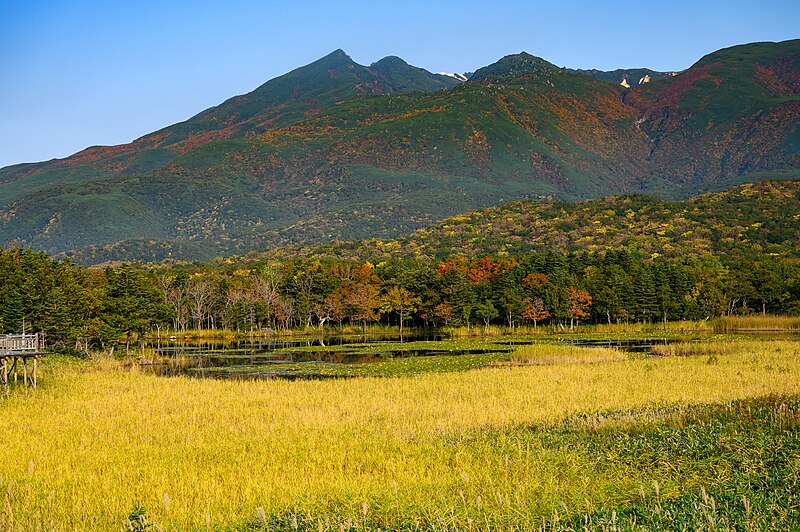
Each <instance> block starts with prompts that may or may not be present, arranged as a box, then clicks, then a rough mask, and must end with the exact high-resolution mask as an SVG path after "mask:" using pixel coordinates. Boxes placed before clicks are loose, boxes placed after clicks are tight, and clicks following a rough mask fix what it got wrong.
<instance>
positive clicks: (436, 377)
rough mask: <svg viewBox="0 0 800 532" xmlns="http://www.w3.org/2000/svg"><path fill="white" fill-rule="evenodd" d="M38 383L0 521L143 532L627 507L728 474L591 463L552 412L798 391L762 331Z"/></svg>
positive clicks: (10, 525)
mask: <svg viewBox="0 0 800 532" xmlns="http://www.w3.org/2000/svg"><path fill="white" fill-rule="evenodd" d="M575 349H577V348H575ZM527 350H528V348H525V349H521V350H520V352H521V353H523V354H524V353H526V352H528V351H527ZM559 352H560V351H559ZM595 353H596V352H594V351H592V352H591V354H590V355H587V357H588V358H592V357H593V356H595ZM521 356H524V355H521ZM563 361H564V360H561V362H563ZM556 362H558V361H556ZM40 383H41V385H40V388H39V390H37V391H35V392H34V391H31V390H27V389H23V388H18V389H15V390H14V392H13V393H12V394H11V397H10V398H8V399H5V400H2V402H0V435H2V444H1V445H0V529H3V530H19V531H23V530H24V531H27V530H42V529H44V530H119V529H120V528H121V527H123V526H124V525H125V524H126V523H128V522H129V520H130V518H136V515H140V516H141V515H142V514H141V512H140V511H144V512H145V516H146V518H147V520H148V522H151V523H155V524H157V525H158V526H159V527H161V529H163V530H204V529H206V527H209V528H213V529H223V530H225V529H230V528H232V527H234V526H240V527H245V526H252V527H267V528H269V527H271V528H272V529H276V530H280V529H292V528H294V526H295V525H297V526H298V527H300V528H303V527H308V528H311V529H313V530H317V529H318V528H323V529H326V530H327V529H331V530H341V529H350V528H353V529H358V530H365V529H367V528H369V529H377V528H378V527H381V528H383V529H386V528H399V527H401V526H402V527H406V528H407V529H411V530H413V529H417V528H418V529H434V528H436V529H440V530H464V529H470V528H473V529H500V528H502V529H512V528H513V529H536V528H538V527H539V526H540V525H541V524H542V523H543V522H544V521H549V522H552V520H553V516H554V513H556V512H557V513H558V514H559V515H561V516H562V518H563V517H564V516H580V515H583V514H584V513H586V514H591V513H595V512H598V511H601V510H602V509H603V508H608V507H615V505H625V504H629V503H634V502H636V501H638V500H639V497H640V496H639V490H640V488H641V487H642V486H650V485H651V484H652V481H653V478H654V475H656V476H657V477H658V480H659V482H660V486H661V494H662V496H663V497H679V496H682V495H683V494H685V493H690V492H691V493H698V492H699V490H700V488H701V487H702V486H712V485H714V484H715V483H717V482H719V481H720V478H723V477H724V476H725V475H726V474H728V473H726V472H729V471H730V470H731V467H733V466H731V465H730V464H728V463H727V462H720V463H719V464H716V463H705V462H702V460H703V455H702V453H701V454H698V455H697V456H695V455H686V456H683V455H680V456H683V458H680V460H679V461H677V462H676V463H674V464H673V465H672V466H671V467H666V466H665V467H664V469H663V470H662V469H660V468H659V467H655V469H654V465H653V464H657V463H658V462H657V460H656V461H654V462H650V461H649V460H650V458H648V459H647V460H646V461H643V462H641V463H639V462H637V460H636V458H635V456H636V454H635V453H634V454H632V455H631V456H630V457H628V455H625V456H623V457H622V458H620V459H611V458H609V457H612V456H613V453H612V454H608V452H606V451H602V452H601V451H598V450H597V449H599V448H595V447H593V446H594V445H595V444H594V443H587V441H588V440H586V441H584V440H583V439H580V438H582V437H580V438H579V439H578V440H575V441H572V440H570V441H561V440H559V438H561V436H560V434H562V432H561V431H562V430H563V424H564V423H565V422H566V421H567V420H569V419H573V418H574V417H575V416H586V415H589V416H607V415H610V414H608V413H609V412H614V411H620V410H623V411H624V410H629V409H642V408H644V409H645V412H650V411H652V412H659V411H661V410H660V409H663V408H674V407H673V406H669V405H687V404H690V403H713V402H722V401H728V400H731V399H736V398H742V397H755V396H763V395H766V394H798V393H800V357H798V356H797V343H793V342H788V341H775V342H761V343H758V344H742V345H741V346H740V347H738V348H731V349H730V350H729V351H728V352H727V353H725V354H724V355H723V356H719V357H718V360H717V361H716V362H715V363H714V364H708V363H707V360H705V359H703V358H698V357H665V358H657V359H650V360H625V361H616V362H611V363H604V362H598V363H595V364H565V363H552V364H547V365H526V366H524V367H509V368H485V369H479V370H474V371H468V372H461V373H445V374H423V375H417V376H412V377H405V378H391V379H386V378H361V379H348V380H337V381H312V382H306V381H297V382H286V381H269V382H241V381H233V382H226V381H214V380H192V379H187V378H169V379H167V378H158V377H152V376H148V375H143V374H141V373H139V372H137V371H136V370H135V369H133V370H130V371H128V370H123V369H121V368H120V367H119V366H118V365H117V364H110V365H108V366H103V365H98V364H97V363H92V362H85V363H81V364H70V365H62V364H57V365H53V364H52V362H51V363H50V365H49V366H48V367H45V368H44V375H43V376H42V378H41V380H40ZM640 419H641V420H642V421H643V422H647V419H649V414H647V413H645V414H643V415H642V416H641V418H640ZM530 427H535V430H531V428H530ZM686 437H689V436H686ZM692 437H694V436H692ZM718 439H719V438H718V437H717V436H714V437H713V438H712V440H711V441H713V442H717V441H718ZM631 441H634V440H631ZM669 441H672V440H669ZM677 441H678V442H679V443H678V444H677V445H681V443H680V442H681V441H683V440H677ZM723 441H728V440H723ZM597 445H600V443H598V444H597ZM603 445H605V444H603ZM637 445H638V444H637ZM603 448H605V447H603ZM752 448H754V446H753V445H747V446H742V449H745V450H748V449H752ZM598 452H600V453H601V454H599V455H598V454H597V453H598ZM676 452H677V451H676ZM748 452H749V451H748ZM603 456H605V457H607V458H605V459H601V458H600V457H603ZM620 456H621V455H620ZM647 456H650V455H649V454H648V455H647ZM654 456H656V455H655V454H654ZM654 460H655V459H654ZM651 491H652V490H650V488H648V493H650V492H651ZM137 512H139V513H137ZM136 519H138V518H136Z"/></svg>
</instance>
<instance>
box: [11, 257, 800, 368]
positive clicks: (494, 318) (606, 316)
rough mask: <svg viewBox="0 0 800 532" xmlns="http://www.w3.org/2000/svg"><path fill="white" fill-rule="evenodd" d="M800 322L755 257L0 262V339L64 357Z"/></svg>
mask: <svg viewBox="0 0 800 532" xmlns="http://www.w3.org/2000/svg"><path fill="white" fill-rule="evenodd" d="M752 313H758V314H800V263H798V261H797V260H796V259H792V258H783V257H774V256H762V257H759V258H757V259H735V260H732V259H728V260H726V259H724V258H721V257H719V256H717V255H714V254H703V255H699V256H696V257H690V258H682V259H667V258H663V257H656V258H653V257H651V256H643V255H640V254H637V253H635V252H632V251H624V250H623V251H607V252H604V253H589V252H587V253H568V254H564V253H555V252H548V253H531V254H527V255H520V256H518V257H508V256H482V257H474V258H467V257H455V258H449V259H446V260H430V259H425V260H423V259H395V260H390V261H383V262H377V263H375V264H373V263H371V262H368V261H367V262H357V261H345V260H335V259H320V258H317V259H293V260H283V261H266V260H263V261H246V260H245V259H238V260H231V259H229V260H226V261H218V262H216V263H207V264H194V265H182V266H176V265H173V266H164V265H159V266H137V265H131V264H122V265H115V266H107V267H105V268H86V267H82V266H77V265H74V264H72V263H70V262H69V261H67V260H56V259H53V258H52V257H50V256H48V255H47V254H45V253H42V252H37V251H34V250H31V249H23V248H13V247H12V248H6V249H3V250H1V251H0V329H2V332H4V333H11V332H21V331H23V330H25V331H27V332H41V333H44V335H45V337H46V340H47V343H48V346H49V347H51V348H55V349H61V350H63V351H66V352H69V351H72V352H83V353H89V352H90V351H92V350H98V349H99V350H104V351H108V350H113V349H114V348H115V347H116V346H117V345H121V343H122V342H124V343H125V345H126V347H128V348H130V346H131V345H132V344H133V343H135V342H136V341H138V340H140V339H143V338H145V337H146V336H147V335H148V334H151V333H155V332H167V331H187V330H203V329H206V330H207V329H218V330H219V329H224V330H229V331H234V332H238V333H243V334H244V333H259V334H264V333H269V332H271V331H278V330H285V329H298V328H311V327H314V328H322V327H334V328H336V327H339V328H341V327H342V326H343V325H345V324H350V325H354V326H361V327H366V326H367V325H369V324H375V323H382V324H385V325H391V326H397V327H400V328H402V327H410V326H413V327H435V326H458V327H467V328H485V329H488V328H489V326H491V325H500V326H508V327H517V326H523V325H527V326H534V327H537V326H549V327H555V328H558V329H559V330H567V329H569V330H573V329H574V328H575V327H577V326H580V324H586V323H633V322H639V323H655V322H667V321H675V320H707V319H711V318H714V317H718V316H726V315H747V314H752Z"/></svg>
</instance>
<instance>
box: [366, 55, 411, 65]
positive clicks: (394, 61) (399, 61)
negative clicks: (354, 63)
mask: <svg viewBox="0 0 800 532" xmlns="http://www.w3.org/2000/svg"><path fill="white" fill-rule="evenodd" d="M384 66H395V67H397V66H401V67H402V66H410V65H409V64H408V63H407V62H406V61H405V60H404V59H403V58H401V57H397V56H396V55H387V56H386V57H384V58H383V59H380V60H378V61H375V62H374V63H372V64H371V65H370V68H381V67H384Z"/></svg>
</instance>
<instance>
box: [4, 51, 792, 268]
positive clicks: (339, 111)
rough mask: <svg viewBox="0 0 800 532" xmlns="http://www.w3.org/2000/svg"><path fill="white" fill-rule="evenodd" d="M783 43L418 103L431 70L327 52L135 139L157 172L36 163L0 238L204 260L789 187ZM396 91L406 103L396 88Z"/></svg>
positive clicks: (519, 71)
mask: <svg viewBox="0 0 800 532" xmlns="http://www.w3.org/2000/svg"><path fill="white" fill-rule="evenodd" d="M798 50H800V41H788V42H785V43H777V44H774V43H772V44H768V43H767V44H764V43H761V44H756V45H747V46H743V47H734V48H732V49H727V50H722V51H720V52H716V53H715V54H710V55H709V56H707V57H706V58H704V59H703V60H701V61H699V62H698V63H697V64H696V65H694V66H693V67H692V68H690V69H688V70H687V71H685V72H683V73H681V74H679V75H677V76H675V77H672V78H670V79H666V80H662V81H656V82H652V83H648V84H646V85H643V86H640V87H634V88H631V89H625V88H623V87H621V86H619V85H616V84H610V83H607V82H605V81H601V80H599V79H595V78H593V77H590V76H586V75H582V74H577V73H571V72H569V71H566V70H565V69H560V68H556V67H554V66H553V65H552V64H550V63H547V62H546V61H544V60H542V59H539V58H536V57H534V56H531V55H529V54H517V55H515V56H507V57H505V58H503V59H501V60H500V61H498V62H497V63H495V64H494V65H490V66H489V67H486V68H485V69H481V70H482V71H483V72H482V73H481V70H479V71H478V72H476V75H474V76H473V77H472V78H471V79H470V80H469V81H468V82H466V83H462V84H460V85H457V86H454V87H452V88H450V89H448V90H440V91H436V92H427V93H420V92H416V91H417V90H418V89H427V90H428V91H430V90H433V89H434V88H435V87H436V86H438V85H435V82H436V81H437V80H438V77H436V75H431V74H429V73H426V72H425V71H422V70H420V69H415V68H414V67H410V66H409V65H407V64H405V63H404V62H402V60H399V58H387V59H385V60H382V61H379V62H378V63H376V64H373V65H372V66H371V67H370V68H369V69H368V68H367V67H360V66H358V65H355V64H354V63H352V61H351V60H349V58H347V57H346V55H344V54H343V53H342V54H338V53H334V54H332V55H331V56H328V57H327V58H323V60H320V61H319V62H317V63H314V64H312V65H309V67H304V68H303V69H299V70H302V71H303V73H304V74H303V75H304V76H308V78H305V77H303V76H300V75H299V74H297V71H295V72H294V73H290V74H291V76H290V75H287V76H289V77H288V78H287V79H286V80H282V81H280V82H278V81H275V80H273V81H275V83H273V82H269V83H268V84H265V86H264V87H267V86H268V85H269V90H268V91H266V89H264V90H265V91H266V92H264V93H263V94H262V93H259V95H257V96H252V97H251V98H252V99H258V98H262V100H259V101H261V103H260V104H258V105H255V104H253V106H252V107H250V104H249V103H248V102H249V101H250V99H244V100H242V101H240V102H238V104H237V105H234V104H233V103H230V104H228V103H226V104H223V105H222V106H220V108H214V109H212V110H209V111H207V112H205V113H201V115H198V117H195V118H194V119H192V121H194V122H193V123H195V124H197V125H196V126H192V127H191V128H190V127H188V126H187V125H186V124H184V125H180V124H179V125H176V126H174V127H173V129H170V128H167V129H168V130H169V131H168V132H167V133H164V131H167V130H164V131H162V132H160V133H156V134H154V135H153V136H149V137H153V138H154V139H155V141H157V143H161V144H158V146H163V147H160V148H155V149H160V150H165V149H166V150H167V151H169V152H170V154H171V155H170V157H171V158H170V159H169V161H167V162H166V163H164V164H161V165H160V166H158V167H157V168H155V169H154V170H149V171H141V172H136V173H129V170H126V169H122V170H120V171H116V172H111V173H103V172H102V171H101V170H102V169H98V168H97V167H96V166H92V164H89V163H86V164H81V165H78V166H74V165H73V166H67V167H66V168H68V171H66V172H67V173H66V174H58V175H62V176H63V175H66V176H67V177H66V178H65V179H63V180H62V181H60V182H59V181H58V179H56V177H57V175H56V174H53V175H51V176H50V177H52V178H53V179H52V182H51V184H48V183H46V182H44V181H37V180H39V179H40V178H42V176H45V177H46V176H47V175H48V174H47V172H52V171H54V170H53V169H45V170H41V171H39V173H38V174H33V175H28V176H25V177H20V176H17V178H16V179H17V180H16V181H12V182H11V183H6V184H3V185H0V194H2V193H3V191H4V190H8V189H6V187H8V186H9V185H13V186H12V189H13V187H16V190H17V194H19V190H20V189H21V188H23V187H24V186H25V184H26V183H29V182H32V183H34V184H35V185H36V186H39V188H38V189H37V190H36V193H35V194H29V195H28V196H24V197H21V198H19V196H17V198H18V199H15V200H14V201H11V202H9V203H8V204H7V205H5V206H4V207H2V208H0V239H2V240H8V239H17V240H18V241H20V243H23V244H27V245H33V246H36V247H39V248H41V249H45V250H47V251H50V252H63V251H68V250H79V249H82V248H85V249H88V250H99V251H90V252H89V254H92V253H95V254H100V255H102V254H103V253H105V252H104V251H103V250H104V249H107V248H113V249H117V250H127V251H129V252H135V253H138V254H139V255H137V256H150V257H152V256H168V255H169V254H170V253H171V254H172V256H176V257H178V256H181V257H188V258H191V257H208V256H213V255H217V254H230V253H243V252H246V251H249V250H253V249H259V248H265V247H274V246H282V245H288V244H313V243H319V242H329V241H332V240H342V239H345V240H350V239H361V238H369V237H376V236H377V237H382V238H391V237H396V236H401V235H404V234H408V233H410V232H411V231H413V230H416V229H419V228H422V227H425V226H427V225H430V224H433V223H435V222H437V221H439V220H442V219H443V218H445V217H447V216H453V215H455V214H457V213H462V212H467V211H470V210H474V209H477V208H482V207H489V206H492V205H498V204H501V203H504V202H508V201H512V200H516V199H548V198H549V199H561V200H568V199H583V198H591V197H599V196H605V195H609V194H620V193H642V192H648V193H651V194H657V195H660V196H662V197H665V198H683V197H688V196H690V195H693V194H694V193H695V192H696V191H702V190H718V189H721V188H724V187H727V186H730V185H732V184H736V183H739V182H742V181H745V180H763V179H766V178H776V177H794V176H800V160H798V157H799V156H798V153H800V139H798V124H800V120H798V117H797V111H798V109H797V107H798V103H799V102H798V100H799V99H800V98H799V97H798V90H797V87H798V84H797V76H798V72H800V65H799V64H798V61H797V56H798ZM343 55H344V56H343ZM354 65H355V66H354ZM340 73H341V78H342V79H344V80H346V82H342V83H339V82H338V81H337V82H336V84H335V87H337V88H330V87H331V86H327V87H328V88H327V89H326V88H325V87H321V88H320V87H317V86H316V85H314V87H313V89H311V92H304V93H303V94H304V96H303V97H302V98H299V97H298V98H295V99H291V95H292V92H291V91H289V88H290V87H295V88H296V87H297V86H298V83H299V85H300V86H301V87H304V86H305V85H304V82H302V80H303V79H318V78H319V77H320V76H321V77H323V78H325V76H332V78H331V79H335V80H336V79H339V76H340ZM443 77H446V76H443ZM278 79H279V80H280V78H278ZM326 79H328V78H326ZM450 79H453V78H450ZM287 80H293V81H292V82H291V83H290V82H289V81H287ZM298 80H300V81H298ZM451 82H455V81H451ZM292 83H294V84H292ZM432 83H434V84H432ZM362 89H363V90H362ZM259 90H261V89H257V91H254V93H251V94H255V93H256V92H258V91H259ZM405 90H413V91H415V92H412V93H409V94H392V91H405ZM314 91H316V92H314ZM342 91H343V92H342ZM359 91H360V92H359ZM354 92H356V93H359V94H361V95H359V96H355V97H349V98H347V99H343V100H336V98H338V97H339V96H338V95H339V94H340V93H341V94H345V93H346V94H351V95H352V94H353V93H354ZM381 93H389V94H381ZM266 94H269V95H273V96H274V98H276V99H275V100H263V98H266V96H265V95H266ZM273 96H270V97H273ZM287 97H288V98H290V100H289V101H288V103H282V104H279V107H280V106H283V107H281V109H280V112H278V113H277V114H275V115H274V116H273V114H270V113H275V108H276V107H275V106H274V105H273V104H274V103H275V102H278V101H284V102H286V100H285V99H286V98H287ZM281 98H283V100H281ZM335 100H336V101H335ZM265 102H266V103H265ZM270 102H272V103H270ZM320 102H322V103H320ZM265 105H266V107H263V106H265ZM227 106H233V107H230V108H229V107H227ZM261 108H265V109H267V110H266V111H264V112H261V113H257V112H256V114H253V113H254V112H255V111H254V110H257V109H261ZM234 111H235V112H234ZM223 116H233V118H232V119H231V120H232V124H234V126H235V127H234V129H235V131H233V132H232V133H231V134H230V135H228V134H227V133H228V132H230V131H228V132H224V131H223V132H222V133H221V131H222V130H219V129H213V128H214V127H218V126H219V125H220V124H222V122H221V120H222V118H221V117H223ZM301 117H302V118H301ZM192 121H190V122H192ZM226 127H227V126H226ZM192 128H194V129H192ZM203 128H206V129H203ZM187 131H188V133H187ZM226 131H227V130H226ZM193 132H194V133H193ZM197 132H199V133H198V135H199V137H192V135H193V134H195V133H197ZM223 133H224V134H223ZM209 135H211V136H212V137H214V136H215V135H222V136H221V137H220V138H218V139H216V140H209V138H206V137H208V136H209ZM226 135H227V136H226ZM149 137H144V138H143V139H148V138H149ZM156 137H157V138H156ZM200 137H202V139H201V138H200ZM214 138H216V137H214ZM150 140H152V139H150ZM201 140H202V142H201ZM143 142H145V141H143ZM190 144H191V145H190ZM143 153H145V152H143ZM79 155H80V154H79ZM142 156H143V155H141V154H140V155H138V156H137V157H142ZM104 161H105V162H103V163H102V164H109V163H108V159H104ZM98 164H99V163H98ZM6 171H9V172H23V173H24V171H25V169H24V168H19V167H16V168H11V169H7V170H6ZM62 171H63V170H62ZM31 180H32V181H31ZM70 180H72V181H73V182H72V183H70V182H69V181H70ZM28 190H30V188H29V189H28ZM81 253H83V251H81Z"/></svg>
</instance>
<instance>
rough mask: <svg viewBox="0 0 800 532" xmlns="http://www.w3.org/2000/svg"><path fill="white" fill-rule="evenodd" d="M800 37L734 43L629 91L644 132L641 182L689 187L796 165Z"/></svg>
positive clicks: (714, 185)
mask: <svg viewBox="0 0 800 532" xmlns="http://www.w3.org/2000/svg"><path fill="white" fill-rule="evenodd" d="M798 80H800V40H794V41H786V42H782V43H756V44H749V45H742V46H735V47H732V48H727V49H724V50H720V51H718V52H715V53H713V54H709V55H707V56H705V57H704V58H702V59H701V60H700V61H698V62H697V63H696V64H695V65H693V66H692V67H691V68H690V69H688V70H687V71H686V72H684V73H682V74H681V75H679V76H676V77H674V78H671V79H668V80H664V81H661V82H658V83H651V84H648V85H645V86H642V87H640V88H638V89H637V90H636V91H631V92H630V93H629V95H627V98H626V102H627V103H629V104H631V105H632V106H634V107H636V108H637V109H638V110H639V112H640V118H639V119H638V120H637V125H638V127H639V129H640V130H641V131H642V132H643V133H645V134H646V135H647V137H648V139H649V140H650V153H649V155H648V156H647V158H646V164H647V166H648V167H649V169H650V175H649V182H648V183H646V184H644V186H643V190H650V191H653V192H656V193H658V192H661V191H663V190H664V189H665V188H667V187H670V188H674V187H675V186H678V187H682V188H684V189H692V190H695V191H704V190H713V189H719V188H720V186H724V185H729V184H735V183H738V182H743V181H751V180H757V179H763V178H764V177H765V176H769V175H770V173H772V175H775V174H774V173H773V172H774V171H775V170H789V171H796V170H797V169H798V168H800V81H798Z"/></svg>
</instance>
